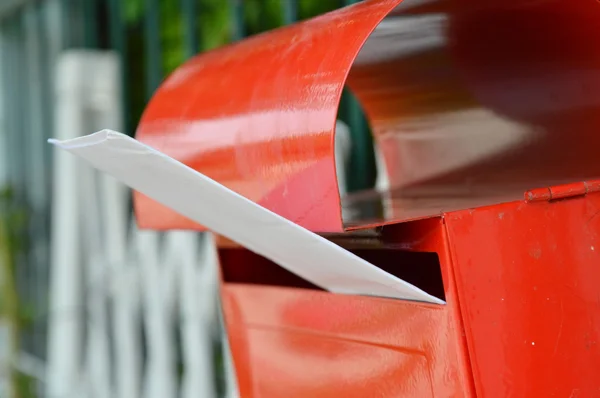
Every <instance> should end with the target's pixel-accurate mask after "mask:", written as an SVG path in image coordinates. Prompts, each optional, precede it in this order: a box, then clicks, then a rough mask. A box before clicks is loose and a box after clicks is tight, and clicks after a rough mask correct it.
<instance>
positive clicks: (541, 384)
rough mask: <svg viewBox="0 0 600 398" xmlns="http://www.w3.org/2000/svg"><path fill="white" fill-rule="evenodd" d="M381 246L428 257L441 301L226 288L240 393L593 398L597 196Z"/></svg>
mask: <svg viewBox="0 0 600 398" xmlns="http://www.w3.org/2000/svg"><path fill="white" fill-rule="evenodd" d="M388 231H389V232H388ZM384 236H385V239H386V240H387V241H388V242H397V243H401V244H403V247H405V248H406V249H408V250H410V251H416V252H435V253H437V254H438V257H439V264H440V268H441V271H442V272H441V275H442V279H443V284H444V293H445V298H446V301H447V304H446V305H444V306H437V305H429V304H420V303H414V302H403V301H398V300H390V299H382V298H374V297H356V296H344V295H334V294H330V293H327V292H322V291H315V290H310V289H301V288H289V287H277V286H260V285H256V284H243V283H228V282H225V283H224V284H223V286H222V292H223V299H224V310H225V315H226V321H227V327H228V333H229V336H230V343H231V348H232V352H233V357H234V362H235V368H236V372H237V377H238V380H239V388H240V393H241V396H243V397H283V396H285V397H338V396H339V397H485V398H491V397H498V398H502V397H511V396H514V397H531V398H537V397H552V396H556V397H596V396H600V377H598V376H599V373H598V372H599V370H598V369H600V346H599V342H600V293H599V292H600V291H599V289H598V286H599V285H600V194H598V193H592V194H588V195H580V196H573V197H568V198H563V199H560V200H557V201H548V200H546V199H544V198H542V199H541V200H539V201H535V200H534V201H530V202H525V201H518V202H511V203H507V204H502V205H494V206H489V207H482V208H476V209H469V210H464V211H457V212H451V213H447V214H444V215H443V216H442V217H438V218H432V219H428V220H420V221H414V222H409V223H403V224H396V225H391V226H387V227H385V228H384ZM246 265H248V266H250V265H251V264H246ZM399 266H400V264H399ZM409 266H410V267H419V264H418V263H414V264H410V265H409Z"/></svg>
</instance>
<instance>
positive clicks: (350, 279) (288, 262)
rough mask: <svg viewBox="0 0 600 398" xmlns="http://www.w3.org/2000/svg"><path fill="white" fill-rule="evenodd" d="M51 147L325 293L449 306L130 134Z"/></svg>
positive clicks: (110, 134) (110, 133)
mask: <svg viewBox="0 0 600 398" xmlns="http://www.w3.org/2000/svg"><path fill="white" fill-rule="evenodd" d="M49 142H50V143H52V144H54V145H56V146H58V147H60V148H62V149H64V150H66V151H69V152H71V153H73V154H75V155H77V156H79V157H81V158H82V159H84V160H86V161H87V162H88V163H90V164H91V165H92V166H94V167H95V168H97V169H99V170H102V171H103V172H105V173H107V174H110V175H111V176H113V177H115V178H117V179H118V180H120V181H122V182H123V183H125V184H126V185H128V186H130V187H131V188H133V189H135V190H137V191H140V192H142V193H143V194H145V195H147V196H149V197H150V198H152V199H154V200H156V201H158V202H160V203H161V204H163V205H165V206H168V207H170V208H171V209H173V210H175V211H176V212H178V213H180V214H182V215H183V216H185V217H188V218H190V219H192V220H194V221H195V222H197V223H199V224H201V225H203V226H205V227H206V228H208V229H210V230H212V231H214V232H216V233H218V234H221V235H223V236H226V237H227V238H229V239H231V240H233V241H235V242H237V243H239V244H240V245H242V246H244V247H246V248H248V249H249V250H251V251H253V252H255V253H257V254H260V255H262V256H264V257H266V258H268V259H270V260H271V261H273V262H275V263H276V264H278V265H280V266H281V267H284V268H285V269H287V270H288V271H290V272H293V273H294V274H296V275H298V276H300V277H302V278H304V279H306V280H307V281H309V282H311V283H313V284H314V285H317V286H319V287H321V288H323V289H325V290H328V291H330V292H334V293H344V294H358V295H369V296H382V297H389V298H396V299H405V300H414V301H422V302H428V303H436V304H444V302H443V301H442V300H440V299H438V298H436V297H434V296H432V295H430V294H427V293H425V292H424V291H422V290H421V289H419V288H417V287H416V286H413V285H411V284H410V283H407V282H405V281H403V280H402V279H399V278H397V277H395V276H393V275H391V274H389V273H387V272H385V271H383V270H382V269H380V268H377V267H376V266H374V265H372V264H370V263H369V262H367V261H365V260H363V259H361V258H360V257H357V256H356V255H354V254H352V253H350V252H349V251H347V250H345V249H343V248H341V247H339V246H337V245H336V244H334V243H332V242H330V241H328V240H327V239H325V238H323V237H321V236H319V235H317V234H315V233H313V232H310V231H308V230H306V229H305V228H303V227H301V226H299V225H297V224H295V223H293V222H291V221H289V220H287V219H285V218H283V217H281V216H279V215H277V214H275V213H273V212H271V211H269V210H267V209H265V208H263V207H261V206H259V205H257V204H256V203H254V202H252V201H250V200H248V199H246V198H245V197H243V196H241V195H239V194H237V193H235V192H233V191H231V190H230V189H228V188H226V187H224V186H223V185H221V184H219V183H218V182H216V181H214V180H212V179H210V178H208V177H206V176H205V175H203V174H201V173H199V172H197V171H195V170H193V169H191V168H189V167H188V166H186V165H184V164H182V163H180V162H178V161H176V160H175V159H173V158H170V157H169V156H167V155H165V154H163V153H161V152H158V151H156V150H155V149H153V148H151V147H149V146H147V145H144V144H142V143H141V142H139V141H137V140H135V139H133V138H130V137H128V136H126V135H124V134H121V133H117V132H114V131H110V130H103V131H100V132H97V133H94V134H91V135H88V136H84V137H79V138H75V139H71V140H66V141H58V140H49Z"/></svg>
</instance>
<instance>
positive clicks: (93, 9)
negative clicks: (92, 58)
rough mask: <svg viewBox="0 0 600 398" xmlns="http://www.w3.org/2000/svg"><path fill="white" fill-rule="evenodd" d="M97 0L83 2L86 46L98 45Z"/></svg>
mask: <svg viewBox="0 0 600 398" xmlns="http://www.w3.org/2000/svg"><path fill="white" fill-rule="evenodd" d="M97 14H98V0H86V1H84V2H83V18H84V24H83V28H84V32H83V34H84V44H85V46H86V47H88V48H96V47H98V15H97Z"/></svg>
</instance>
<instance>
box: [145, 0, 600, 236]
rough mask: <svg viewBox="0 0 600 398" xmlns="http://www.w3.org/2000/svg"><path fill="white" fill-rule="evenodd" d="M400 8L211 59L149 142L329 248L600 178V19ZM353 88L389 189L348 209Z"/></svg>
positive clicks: (350, 15)
mask: <svg viewBox="0 0 600 398" xmlns="http://www.w3.org/2000/svg"><path fill="white" fill-rule="evenodd" d="M400 3H401V1H400V0H367V1H363V2H360V3H358V4H355V5H353V6H350V7H346V8H343V9H340V10H337V11H334V12H332V13H329V14H326V15H323V16H320V17H317V18H315V19H312V20H308V21H305V22H302V23H298V24H295V25H292V26H288V27H284V28H281V29H278V30H275V31H272V32H268V33H266V34H262V35H259V36H256V37H252V38H249V39H247V40H244V41H241V42H239V43H236V44H233V45H231V46H228V47H225V48H222V49H218V50H215V51H211V52H208V53H204V54H201V55H199V56H197V57H196V58H194V59H192V60H191V61H189V62H187V63H186V64H185V65H183V66H182V67H180V68H179V69H178V70H177V71H176V72H175V73H174V74H173V75H172V76H171V77H169V78H168V79H167V80H166V81H165V83H164V84H163V85H162V86H161V87H160V89H159V90H158V91H157V93H156V95H155V96H154V98H153V99H152V101H151V103H150V104H149V106H148V108H147V110H146V112H145V114H144V116H143V118H142V121H141V123H140V126H139V129H138V132H137V138H138V139H140V140H141V141H143V142H144V143H146V144H149V145H151V146H153V147H155V148H156V149H158V150H160V151H162V152H165V153H166V154H168V155H170V156H172V157H174V158H176V159H177V160H180V161H182V162H183V163H185V164H186V165H188V166H190V167H192V168H194V169H196V170H198V171H200V172H202V173H203V174H205V175H207V176H209V177H211V178H213V179H215V180H216V181H219V182H220V183H222V184H224V185H225V186H227V187H229V188H231V189H233V190H234V191H236V192H238V193H240V194H242V195H243V196H246V197H247V198H249V199H251V200H253V201H255V202H257V203H259V204H261V205H262V206H264V207H266V208H268V209H270V210H272V211H275V212H276V213H278V214H280V215H282V216H283V217H286V218H288V219H290V220H291V221H294V222H296V223H298V224H300V225H302V226H304V227H306V228H308V229H311V230H313V231H316V232H340V231H342V230H344V229H348V228H363V227H366V226H373V225H382V224H385V223H392V222H400V221H406V220H411V219H416V218H422V217H429V216H433V215H439V214H441V213H443V212H447V211H452V210H458V209H464V208H470V207H475V206H481V205H487V204H494V203H499V202H505V201H510V200H517V199H520V198H522V197H523V192H524V191H525V190H528V189H531V188H535V187H539V186H546V185H554V184H558V183H563V182H572V181H579V180H585V179H590V178H594V177H598V176H600V161H598V156H597V155H596V152H597V147H598V144H599V141H600V139H599V138H598V137H599V136H598V134H597V130H598V128H599V127H600V109H599V108H600V73H599V72H598V71H599V70H600V53H599V52H598V51H597V50H596V46H597V44H595V43H597V41H598V40H599V39H600V23H598V21H600V3H598V2H595V1H579V2H574V1H568V0H548V1H538V0H527V1H519V2H516V3H512V2H505V1H499V0H498V1H488V2H476V3H477V5H476V6H475V5H474V3H473V2H472V1H467V0H455V1H451V2H436V1H426V0H413V1H411V0H406V1H405V2H403V3H402V4H400ZM442 4H443V5H442ZM386 16H388V18H385V17H386ZM384 18H385V20H384ZM382 20H383V22H382ZM376 27H377V29H376V30H375V31H374V29H375V28H376ZM359 51H360V53H359ZM346 83H347V84H348V85H349V87H350V88H351V89H352V90H353V92H354V93H355V94H356V95H357V97H358V98H359V100H360V101H361V103H362V105H363V107H364V109H365V111H366V113H367V116H368V119H369V122H370V124H371V127H372V130H373V133H374V136H375V139H376V142H377V145H378V148H379V151H380V153H381V154H382V159H383V160H384V163H385V171H386V176H385V177H386V178H384V179H382V180H381V181H383V183H382V185H381V186H380V187H379V188H380V189H379V192H375V191H373V192H364V193H359V194H356V195H351V196H349V197H346V198H342V199H341V200H340V195H339V192H338V189H337V183H336V173H335V159H334V125H335V119H336V114H337V108H338V105H339V101H340V96H341V91H342V88H343V86H344V84H346ZM135 208H136V214H137V217H138V222H139V225H140V226H141V227H142V228H153V229H201V227H200V226H199V225H195V224H194V223H193V222H191V221H189V220H187V219H185V218H184V217H182V216H179V215H178V214H176V213H174V212H173V211H171V210H169V209H167V208H166V207H163V206H161V205H159V204H158V203H156V202H153V201H151V200H150V199H148V198H147V197H144V196H143V195H141V194H137V193H136V195H135ZM342 210H343V211H342Z"/></svg>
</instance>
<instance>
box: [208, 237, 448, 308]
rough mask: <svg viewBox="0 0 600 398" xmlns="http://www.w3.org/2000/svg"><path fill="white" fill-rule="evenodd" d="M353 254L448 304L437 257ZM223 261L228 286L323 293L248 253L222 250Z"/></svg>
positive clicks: (390, 252)
mask: <svg viewBox="0 0 600 398" xmlns="http://www.w3.org/2000/svg"><path fill="white" fill-rule="evenodd" d="M350 251H351V252H352V253H354V254H356V255H357V256H359V257H361V258H363V259H364V260H366V261H368V262H370V263H371V264H373V265H375V266H377V267H379V268H381V269H382V270H384V271H386V272H389V273H390V274H392V275H394V276H397V277H398V278H400V279H403V280H405V281H406V282H408V283H411V284H413V285H415V286H417V287H418V288H420V289H422V290H424V291H425V292H427V293H429V294H431V295H433V296H435V297H437V298H439V299H442V300H445V295H444V283H443V281H442V273H441V270H440V261H439V258H438V255H437V253H425V252H409V251H404V250H398V249H389V248H383V249H381V248H377V249H353V250H350ZM219 258H220V263H221V269H222V278H223V281H224V282H226V283H243V284H252V285H265V286H283V287H294V288H301V289H314V290H323V289H321V288H319V287H317V286H315V285H313V284H312V283H310V282H308V281H306V280H304V279H302V278H300V277H299V276H297V275H295V274H293V273H291V272H289V271H287V270H286V269H284V268H282V267H280V266H279V265H277V264H275V263H274V262H272V261H270V260H268V259H266V258H265V257H262V256H260V255H258V254H255V253H253V252H251V251H250V250H247V249H243V248H222V249H220V250H219Z"/></svg>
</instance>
